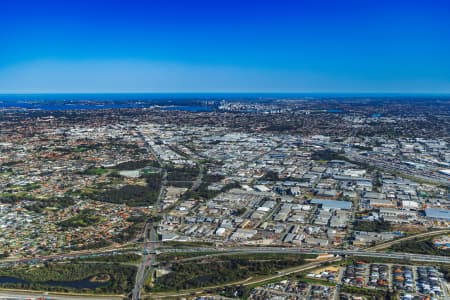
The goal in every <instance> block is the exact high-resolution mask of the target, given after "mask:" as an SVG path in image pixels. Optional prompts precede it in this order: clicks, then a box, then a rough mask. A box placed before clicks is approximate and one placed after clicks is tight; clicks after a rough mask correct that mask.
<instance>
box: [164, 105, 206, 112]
mask: <svg viewBox="0 0 450 300" xmlns="http://www.w3.org/2000/svg"><path fill="white" fill-rule="evenodd" d="M160 109H161V110H181V111H189V112H209V111H213V110H214V109H213V108H212V107H210V106H200V105H175V106H162V107H160Z"/></svg>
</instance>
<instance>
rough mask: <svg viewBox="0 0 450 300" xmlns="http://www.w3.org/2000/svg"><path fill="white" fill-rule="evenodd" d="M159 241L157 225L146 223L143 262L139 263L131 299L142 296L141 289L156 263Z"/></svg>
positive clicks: (137, 298) (136, 299)
mask: <svg viewBox="0 0 450 300" xmlns="http://www.w3.org/2000/svg"><path fill="white" fill-rule="evenodd" d="M149 237H150V239H149ZM157 241H158V235H157V233H156V230H155V227H154V226H153V224H151V223H149V224H146V228H145V241H144V251H143V255H142V260H141V263H140V264H139V267H138V270H137V272H136V280H135V283H134V288H133V290H132V292H131V299H133V300H139V299H140V298H141V291H142V288H143V287H144V283H145V280H146V279H147V277H148V276H149V274H150V273H151V272H152V270H153V265H154V264H155V263H156V249H155V244H156V242H157Z"/></svg>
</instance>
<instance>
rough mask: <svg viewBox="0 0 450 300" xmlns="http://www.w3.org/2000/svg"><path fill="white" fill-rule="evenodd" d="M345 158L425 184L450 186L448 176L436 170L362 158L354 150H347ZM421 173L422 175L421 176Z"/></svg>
mask: <svg viewBox="0 0 450 300" xmlns="http://www.w3.org/2000/svg"><path fill="white" fill-rule="evenodd" d="M345 156H346V157H347V158H348V159H350V160H352V161H356V162H361V163H366V164H369V165H373V166H374V167H376V168H379V169H382V170H383V171H388V172H394V173H401V174H404V175H406V176H410V177H415V178H417V179H419V180H423V181H425V182H430V183H433V184H437V185H443V186H447V187H449V186H450V180H449V178H448V176H445V175H441V174H440V173H438V172H436V171H435V170H430V169H426V170H422V169H414V168H410V167H407V166H405V165H404V164H399V163H395V162H387V161H385V160H381V159H375V158H370V157H367V156H362V155H360V154H359V153H357V152H356V151H354V150H352V149H347V150H346V152H345ZM419 173H420V174H419Z"/></svg>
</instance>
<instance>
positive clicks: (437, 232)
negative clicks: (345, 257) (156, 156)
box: [366, 229, 450, 251]
mask: <svg viewBox="0 0 450 300" xmlns="http://www.w3.org/2000/svg"><path fill="white" fill-rule="evenodd" d="M446 233H450V229H443V230H435V231H427V232H424V233H419V234H415V235H411V236H407V237H404V238H400V239H396V240H393V241H390V242H386V243H382V244H379V245H375V246H373V247H369V248H366V250H372V251H375V250H382V249H386V248H389V247H391V246H392V245H395V244H398V243H401V242H403V241H408V240H412V239H415V238H424V237H432V236H436V235H441V234H446Z"/></svg>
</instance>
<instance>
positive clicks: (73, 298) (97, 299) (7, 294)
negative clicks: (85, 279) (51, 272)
mask: <svg viewBox="0 0 450 300" xmlns="http://www.w3.org/2000/svg"><path fill="white" fill-rule="evenodd" d="M37 297H46V298H44V299H51V300H121V299H123V296H116V295H104V296H89V295H80V296H77V295H61V294H56V293H55V294H54V293H47V292H46V293H39V292H36V293H34V292H28V291H23V292H22V291H6V290H2V291H0V299H11V300H12V299H14V300H25V299H34V298H37Z"/></svg>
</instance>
